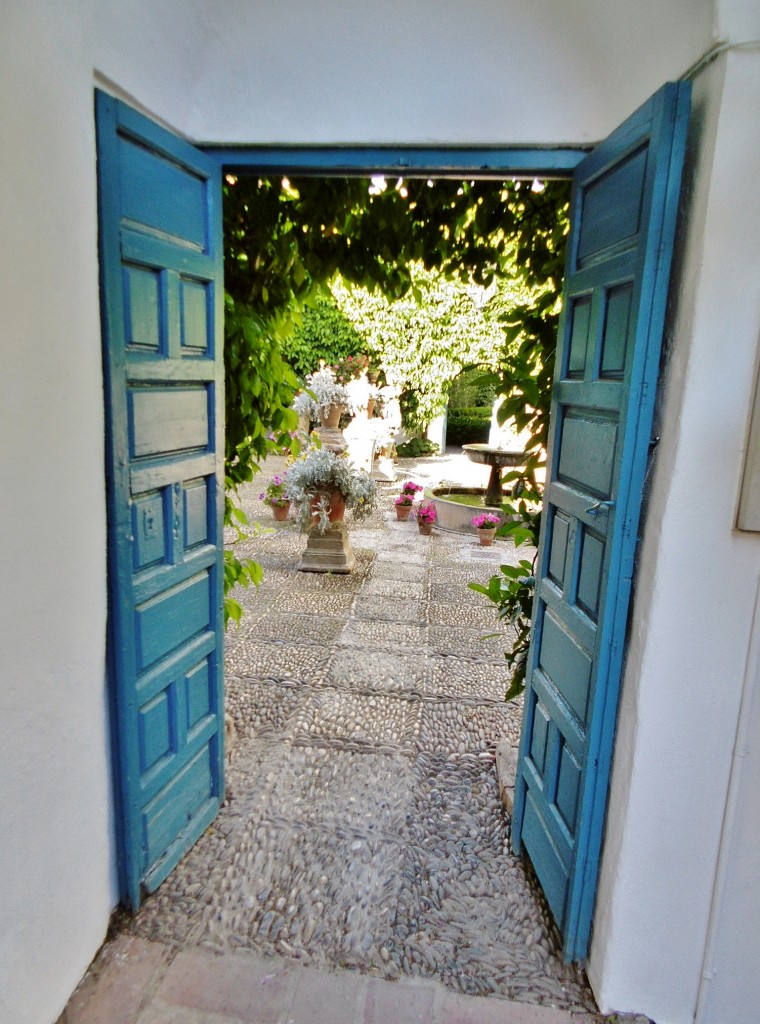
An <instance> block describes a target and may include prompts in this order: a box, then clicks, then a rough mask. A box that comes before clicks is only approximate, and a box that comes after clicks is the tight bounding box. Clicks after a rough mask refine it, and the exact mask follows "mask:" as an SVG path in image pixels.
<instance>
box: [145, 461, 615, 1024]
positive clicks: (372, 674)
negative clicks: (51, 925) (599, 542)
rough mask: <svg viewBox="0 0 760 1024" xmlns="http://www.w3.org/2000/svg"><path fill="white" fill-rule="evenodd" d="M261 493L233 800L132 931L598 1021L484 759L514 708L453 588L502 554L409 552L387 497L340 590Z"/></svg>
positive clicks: (234, 693)
mask: <svg viewBox="0 0 760 1024" xmlns="http://www.w3.org/2000/svg"><path fill="white" fill-rule="evenodd" d="M433 461H434V460H428V462H430V463H432V462H433ZM281 468H282V463H281V462H278V461H277V462H276V461H274V460H272V461H271V462H270V464H268V466H267V470H268V472H269V473H270V474H271V473H274V472H276V471H278V470H280V469H281ZM413 468H414V470H415V472H414V475H413V478H414V479H417V480H420V479H424V475H425V472H426V470H425V467H424V464H423V463H420V464H418V465H417V466H415V467H413ZM402 472H407V473H408V475H412V473H411V472H408V471H407V469H402ZM427 472H428V473H430V472H433V470H427ZM404 478H406V477H404ZM264 479H266V477H265V478H264ZM261 489H262V487H261V478H259V481H258V482H257V483H256V484H254V485H251V486H250V487H249V488H248V490H247V492H246V493H245V494H244V495H243V504H244V507H246V509H247V511H249V512H250V513H251V515H252V518H253V519H259V520H262V521H263V522H264V523H265V525H267V526H271V532H269V533H267V534H265V535H264V536H262V537H260V538H258V539H257V540H255V541H253V542H248V543H247V544H244V545H242V547H241V550H242V551H243V552H244V553H246V554H251V555H254V556H255V557H256V558H257V559H258V560H259V561H260V562H261V563H262V564H263V565H264V569H265V580H264V583H263V584H262V586H261V587H260V588H259V590H258V591H255V590H251V591H243V592H241V594H239V595H237V596H238V599H239V600H240V601H241V603H242V604H243V605H244V607H245V609H246V611H245V616H244V619H243V621H242V624H241V626H240V627H239V628H235V627H232V628H231V629H230V631H229V632H228V638H227V654H226V688H227V710H228V712H229V714H230V715H231V716H232V718H233V720H234V723H235V732H236V734H237V735H236V739H235V741H234V744H233V746H232V749H231V752H230V755H229V764H228V799H227V801H226V803H225V806H224V807H223V808H222V811H221V813H220V814H219V816H218V818H217V820H216V821H215V822H214V825H213V826H212V827H211V828H210V829H209V830H208V831H207V833H206V834H205V835H204V836H203V837H202V839H201V840H200V842H199V843H198V844H197V845H196V846H195V848H194V849H193V850H192V851H191V852H190V853H189V854H188V855H187V857H186V858H185V859H184V861H183V862H182V863H181V864H180V865H179V867H178V868H177V869H176V870H175V871H174V872H173V873H172V875H171V876H170V877H169V878H168V879H167V881H166V882H165V883H164V884H163V886H162V887H161V888H160V889H159V891H158V892H157V893H156V894H154V895H153V896H151V897H150V898H149V899H147V900H146V902H145V904H144V906H143V908H142V909H141V911H140V913H139V914H138V915H137V917H136V918H134V919H133V920H132V922H131V923H130V924H129V925H128V928H129V929H130V930H131V931H133V932H135V933H136V934H138V935H140V936H142V937H144V938H151V939H158V940H160V941H163V942H167V943H169V944H172V945H175V946H180V947H184V948H190V947H195V946H201V947H210V948H213V949H218V950H224V951H229V950H233V949H235V948H244V949H251V950H255V951H257V952H259V953H265V954H266V953H272V954H277V955H279V956H281V957H286V958H293V959H297V960H298V961H300V962H301V963H304V964H310V965H312V966H314V967H320V966H322V967H330V968H339V967H344V968H349V969H355V970H359V971H362V972H367V973H374V974H376V975H379V976H381V977H385V978H397V977H400V976H403V975H416V976H420V977H429V978H435V979H437V980H439V981H441V982H443V983H444V984H445V985H447V986H449V987H450V988H453V989H455V990H457V991H460V992H463V993H467V994H473V995H488V994H493V995H497V996H501V997H508V998H511V999H515V1000H518V1001H523V1002H532V1003H545V1004H550V1005H553V1006H557V1007H561V1008H565V1009H568V1010H573V1011H575V1012H583V1011H585V1013H586V1014H588V1015H589V1016H588V1017H584V1019H589V1020H591V1019H593V1020H596V1019H599V1020H601V1018H597V1017H596V1013H595V1005H594V1001H593V997H592V995H591V993H590V990H589V989H588V987H587V986H586V984H585V980H584V978H583V975H582V973H581V972H579V971H577V970H575V969H574V968H571V967H568V966H567V965H565V964H563V962H562V960H561V958H560V956H559V955H558V952H557V948H558V947H557V940H556V935H555V931H554V928H553V925H552V924H551V921H550V917H549V915H548V912H547V910H546V907H545V904H544V902H543V898H542V897H541V895H540V893H539V891H538V890H537V888H536V887H535V886H534V884H533V882H532V880H531V879H530V877H529V876H528V874H527V873H526V870H525V868H524V866H523V865H522V864H521V863H520V862H519V861H518V860H517V859H516V858H515V857H514V856H513V855H512V854H511V853H510V851H509V845H508V836H509V822H508V820H507V818H506V816H505V815H504V813H503V810H502V806H501V804H500V802H499V798H498V792H497V783H496V770H495V759H494V747H495V744H496V742H497V740H498V739H499V738H501V737H503V736H509V737H512V738H513V739H516V738H517V736H518V733H519V726H520V721H519V718H520V709H519V708H518V707H515V706H514V705H507V704H505V703H504V702H503V699H502V698H503V694H504V691H505V688H506V670H505V665H504V658H503V651H504V639H503V638H502V637H497V638H490V639H483V635H484V634H485V633H489V632H492V631H494V629H495V617H494V613H493V610H492V609H491V607H490V606H489V605H488V603H487V602H486V600H485V599H484V598H483V597H481V596H479V595H477V594H475V593H473V592H472V591H470V590H468V588H467V586H466V584H467V582H468V581H470V580H479V581H481V582H485V581H486V580H487V579H488V578H489V577H490V576H491V575H492V573H493V572H494V570H495V566H496V565H498V564H499V562H504V561H514V560H516V558H517V555H516V553H515V551H514V549H513V548H512V547H511V546H510V545H508V544H505V543H503V542H501V543H498V544H497V545H495V546H494V547H493V548H490V549H489V548H480V547H479V546H478V544H477V540H476V538H475V537H472V538H470V537H464V536H461V535H454V534H446V533H443V532H441V531H438V530H436V531H435V532H434V533H433V536H432V537H429V538H427V537H421V536H419V534H418V531H417V527H416V525H415V524H414V523H413V522H411V523H397V522H396V521H395V515H394V512H393V505H392V499H393V496H394V495H395V494H396V493H397V492H398V485H393V484H386V485H381V490H382V499H381V508H380V509H379V510H378V512H377V513H376V514H375V515H374V516H373V517H372V519H371V520H369V521H365V522H364V523H361V524H357V526H351V527H350V538H351V544H352V547H353V550H354V553H355V554H356V559H357V566H356V570H355V571H354V573H352V574H351V575H350V576H329V575H322V574H312V573H301V572H299V571H298V568H297V566H298V563H299V557H300V554H301V552H302V550H303V547H304V545H305V538H304V537H303V536H302V535H301V534H299V532H298V529H297V527H296V525H295V524H294V523H285V524H275V523H274V521H273V520H271V516H270V515H269V513H268V510H266V508H265V507H264V506H263V505H262V503H261V502H259V500H258V493H259V491H260V490H261Z"/></svg>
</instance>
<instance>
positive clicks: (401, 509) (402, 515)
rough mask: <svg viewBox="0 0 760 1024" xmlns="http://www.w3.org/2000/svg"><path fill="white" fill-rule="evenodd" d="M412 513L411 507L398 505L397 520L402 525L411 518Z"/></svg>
mask: <svg viewBox="0 0 760 1024" xmlns="http://www.w3.org/2000/svg"><path fill="white" fill-rule="evenodd" d="M411 511H412V506H411V505H396V519H398V521H399V522H400V523H405V522H406V521H407V519H408V518H409V513H410V512H411Z"/></svg>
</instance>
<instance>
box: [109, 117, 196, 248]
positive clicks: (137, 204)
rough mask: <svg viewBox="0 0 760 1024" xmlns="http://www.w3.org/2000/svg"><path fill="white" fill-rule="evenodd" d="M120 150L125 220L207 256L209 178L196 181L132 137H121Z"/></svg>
mask: <svg viewBox="0 0 760 1024" xmlns="http://www.w3.org/2000/svg"><path fill="white" fill-rule="evenodd" d="M118 149H119V153H118V160H119V168H120V178H121V181H120V184H121V213H122V217H123V218H124V219H125V220H128V221H132V222H134V223H135V224H139V225H141V226H149V227H150V228H151V229H152V230H154V231H160V232H162V233H164V234H166V235H171V236H173V239H174V240H175V241H176V242H178V243H179V244H185V245H188V246H194V247H195V248H197V249H200V250H201V251H203V252H207V251H208V245H209V230H208V223H207V204H206V189H207V178H208V175H204V176H203V177H200V176H198V177H196V176H195V175H194V174H192V173H191V172H190V168H188V167H187V166H184V167H183V166H181V165H179V164H177V163H175V162H173V161H172V160H170V159H167V157H165V156H164V155H163V154H161V153H156V152H155V151H152V150H150V149H147V148H146V147H145V146H144V145H141V144H139V143H137V142H136V141H134V140H133V139H132V138H131V137H129V136H124V135H120V136H119V140H118ZM189 172H190V173H189Z"/></svg>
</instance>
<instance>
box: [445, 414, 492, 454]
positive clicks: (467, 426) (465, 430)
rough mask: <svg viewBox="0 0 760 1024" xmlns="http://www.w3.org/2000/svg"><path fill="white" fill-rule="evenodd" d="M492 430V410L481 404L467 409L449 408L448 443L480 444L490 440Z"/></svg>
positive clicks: (447, 423)
mask: <svg viewBox="0 0 760 1024" xmlns="http://www.w3.org/2000/svg"><path fill="white" fill-rule="evenodd" d="M490 431H491V410H490V408H488V409H484V408H482V407H479V406H475V407H470V408H465V409H451V408H449V413H448V419H447V422H446V443H447V444H452V445H463V444H478V443H485V442H487V441H488V435H489V433H490Z"/></svg>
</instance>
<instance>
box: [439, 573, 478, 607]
mask: <svg viewBox="0 0 760 1024" xmlns="http://www.w3.org/2000/svg"><path fill="white" fill-rule="evenodd" d="M470 578H474V577H470ZM480 582H481V583H487V582H488V580H487V579H486V580H480ZM430 600H431V601H435V602H437V603H438V604H455V605H471V606H473V607H478V608H483V607H484V606H486V607H493V606H492V605H490V604H489V603H488V600H487V598H485V597H484V596H483V594H478V593H476V592H475V591H474V590H470V588H469V587H468V586H467V582H465V583H464V585H462V583H461V581H457V582H456V583H452V582H450V581H449V582H446V581H444V582H438V583H436V582H431V583H430Z"/></svg>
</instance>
